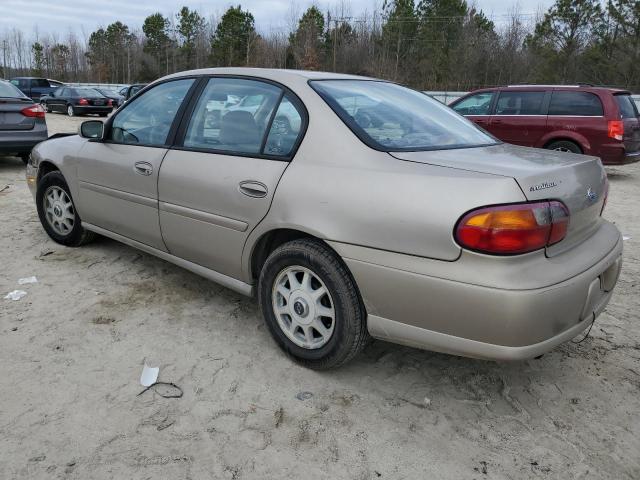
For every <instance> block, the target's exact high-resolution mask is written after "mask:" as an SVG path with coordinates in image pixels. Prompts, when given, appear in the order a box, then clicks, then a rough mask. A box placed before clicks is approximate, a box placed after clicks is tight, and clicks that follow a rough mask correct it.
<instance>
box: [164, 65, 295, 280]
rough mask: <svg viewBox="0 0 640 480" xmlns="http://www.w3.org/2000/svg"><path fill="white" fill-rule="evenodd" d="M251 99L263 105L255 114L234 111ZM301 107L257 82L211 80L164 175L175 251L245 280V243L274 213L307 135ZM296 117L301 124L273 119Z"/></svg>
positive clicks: (170, 244) (168, 239) (167, 236)
mask: <svg viewBox="0 0 640 480" xmlns="http://www.w3.org/2000/svg"><path fill="white" fill-rule="evenodd" d="M247 95H251V96H253V97H255V99H256V101H257V102H258V105H257V106H256V108H255V110H254V112H249V111H243V110H229V108H228V102H229V101H230V100H232V99H234V98H235V97H245V96H247ZM223 102H224V103H223ZM298 102H299V101H298V100H297V98H296V97H294V96H293V95H292V94H291V93H288V92H285V91H284V90H283V89H282V88H281V87H280V86H277V85H274V84H271V83H267V82H264V81H260V80H258V79H247V78H231V77H218V78H216V77H213V78H210V79H209V80H208V81H207V83H206V85H205V86H204V87H203V90H202V93H201V95H200V97H199V98H198V99H197V101H195V102H193V104H192V105H191V107H190V109H191V113H188V114H187V115H185V118H184V120H183V123H182V126H181V133H180V134H179V137H178V139H177V144H178V146H177V147H174V148H173V149H171V150H170V151H169V152H168V153H167V156H166V157H165V159H164V161H163V163H162V170H161V172H160V178H159V181H158V199H159V209H160V226H161V229H162V236H163V238H164V241H165V243H166V245H167V248H168V249H169V252H171V253H172V254H173V255H176V256H178V257H181V258H184V259H186V260H189V261H191V262H193V263H196V264H198V265H202V266H204V267H207V268H210V269H212V270H215V271H217V272H219V273H222V274H224V275H227V276H230V277H235V278H239V277H240V275H241V268H240V265H241V257H242V250H243V247H244V243H245V241H246V238H247V236H248V235H249V233H250V232H251V231H252V230H253V228H254V227H255V226H256V225H257V224H258V223H259V222H260V221H261V220H262V219H263V218H264V216H265V215H266V214H267V212H268V210H269V207H270V205H271V199H272V198H273V194H274V192H275V190H276V186H277V185H278V182H279V180H280V177H281V176H282V174H283V173H284V171H285V169H286V168H287V165H288V161H289V160H290V158H291V157H292V155H293V154H294V151H295V149H296V146H297V144H298V143H299V136H300V134H301V132H302V131H303V130H304V129H303V128H302V127H303V125H304V121H305V120H304V119H305V118H306V117H304V116H303V114H301V113H300V112H302V111H303V109H302V108H301V107H300V104H299V103H298ZM221 104H222V105H225V104H226V105H227V107H223V109H222V111H220V109H219V105H221ZM292 106H293V108H292ZM292 110H293V111H295V114H292ZM292 115H293V116H295V117H297V120H296V119H293V118H292V119H291V120H290V121H286V122H285V121H282V120H279V121H274V119H283V118H287V119H289V118H291V117H292Z"/></svg>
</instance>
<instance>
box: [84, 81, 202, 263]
mask: <svg viewBox="0 0 640 480" xmlns="http://www.w3.org/2000/svg"><path fill="white" fill-rule="evenodd" d="M194 82H195V80H194V79H192V78H186V79H181V80H174V81H169V82H165V83H161V84H159V85H157V86H156V87H154V88H152V89H150V90H149V91H147V92H146V93H145V94H144V95H142V96H140V97H138V98H136V99H135V100H134V101H132V102H131V103H129V104H128V105H127V106H126V107H124V108H123V109H122V110H120V111H119V112H118V113H117V114H116V116H115V117H114V119H113V122H112V124H111V128H110V129H108V130H109V131H108V132H106V134H107V135H106V139H105V140H104V141H103V142H92V141H88V142H86V143H85V145H84V146H83V147H82V149H81V150H80V154H79V156H80V159H79V163H78V187H79V192H80V201H79V202H78V204H79V205H80V206H81V209H80V210H81V211H80V213H81V215H82V220H83V221H84V222H87V223H90V224H93V225H97V226H98V227H102V228H104V229H106V230H109V231H111V232H114V233H118V234H120V235H123V236H125V237H127V238H130V239H132V240H136V241H138V242H141V243H144V244H145V245H149V246H151V247H154V248H157V249H160V250H165V251H166V248H165V246H164V243H163V242H162V236H161V234H160V225H159V221H158V172H159V171H160V165H161V164H162V159H163V158H164V156H165V155H166V153H167V141H168V136H169V132H170V129H171V126H172V124H173V122H174V120H175V117H176V114H177V111H178V108H179V107H180V105H181V104H182V102H183V100H184V99H185V97H186V96H187V93H188V91H189V89H190V88H191V87H192V86H193V84H194Z"/></svg>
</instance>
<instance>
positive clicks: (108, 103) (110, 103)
mask: <svg viewBox="0 0 640 480" xmlns="http://www.w3.org/2000/svg"><path fill="white" fill-rule="evenodd" d="M107 105H109V106H110V107H113V100H111V99H109V100H107Z"/></svg>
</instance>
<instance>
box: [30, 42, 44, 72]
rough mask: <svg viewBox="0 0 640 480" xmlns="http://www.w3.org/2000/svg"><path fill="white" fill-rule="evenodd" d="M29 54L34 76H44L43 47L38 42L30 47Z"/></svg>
mask: <svg viewBox="0 0 640 480" xmlns="http://www.w3.org/2000/svg"><path fill="white" fill-rule="evenodd" d="M31 53H32V54H33V70H34V73H35V75H37V76H38V77H41V76H42V75H43V74H44V62H45V57H44V47H43V46H42V44H41V43H40V42H36V43H34V44H33V45H31Z"/></svg>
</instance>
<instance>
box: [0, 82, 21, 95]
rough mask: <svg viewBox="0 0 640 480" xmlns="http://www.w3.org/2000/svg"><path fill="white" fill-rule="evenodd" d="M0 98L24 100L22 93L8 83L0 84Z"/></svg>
mask: <svg viewBox="0 0 640 480" xmlns="http://www.w3.org/2000/svg"><path fill="white" fill-rule="evenodd" d="M0 97H17V98H24V93H22V92H21V91H20V90H18V89H17V88H16V87H15V86H14V85H12V84H11V83H9V82H0Z"/></svg>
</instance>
